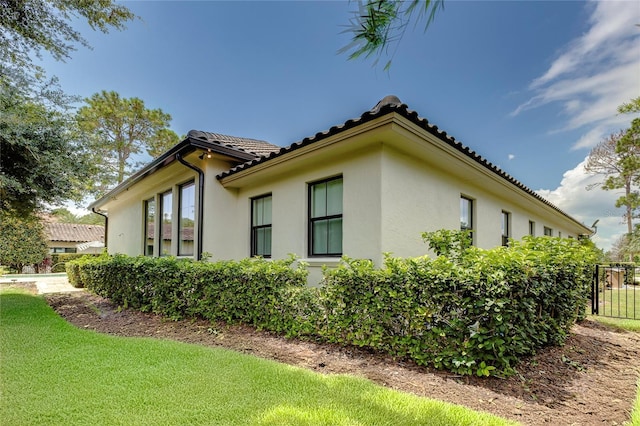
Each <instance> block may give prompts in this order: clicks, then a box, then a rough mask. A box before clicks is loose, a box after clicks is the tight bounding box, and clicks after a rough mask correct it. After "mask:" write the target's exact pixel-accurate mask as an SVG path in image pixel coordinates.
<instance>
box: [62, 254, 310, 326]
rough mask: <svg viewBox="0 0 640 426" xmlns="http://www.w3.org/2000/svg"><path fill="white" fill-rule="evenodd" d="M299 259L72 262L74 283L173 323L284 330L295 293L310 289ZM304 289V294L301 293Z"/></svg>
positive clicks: (123, 258) (105, 257)
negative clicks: (226, 323)
mask: <svg viewBox="0 0 640 426" xmlns="http://www.w3.org/2000/svg"><path fill="white" fill-rule="evenodd" d="M293 262H294V259H293V258H290V259H288V260H277V261H269V260H264V259H259V258H255V259H246V260H242V261H239V262H236V261H223V262H195V261H193V260H188V259H176V258H172V257H163V258H151V257H144V256H140V257H128V256H124V255H115V256H109V255H103V256H100V257H98V258H96V259H93V260H86V259H80V260H77V261H73V262H69V263H68V264H67V265H68V266H67V267H68V271H69V280H70V281H71V282H72V283H73V284H74V285H76V286H84V287H86V288H87V289H89V290H90V291H92V292H94V293H96V294H98V295H101V296H103V297H107V298H109V299H111V300H112V301H113V302H114V303H117V304H119V305H121V306H124V307H130V308H134V309H140V310H142V311H148V312H154V313H158V314H162V315H165V316H167V317H169V318H172V319H180V318H184V317H201V318H205V319H211V320H224V321H229V322H241V323H245V324H250V325H253V326H256V327H260V328H265V327H266V328H268V329H272V330H277V331H284V329H285V328H289V327H290V326H291V324H288V325H287V326H286V327H285V325H284V324H283V323H282V321H283V320H284V318H286V315H284V314H283V313H284V312H292V311H293V308H290V307H286V306H284V305H283V304H285V305H287V306H288V305H290V304H291V303H293V302H292V300H294V299H295V297H294V298H292V297H291V294H296V293H295V292H294V291H293V289H302V288H303V287H304V286H305V285H306V277H307V271H306V269H305V268H304V266H303V265H301V266H300V267H298V268H295V269H294V268H291V265H292V263H293ZM301 291H302V290H298V293H299V292H301Z"/></svg>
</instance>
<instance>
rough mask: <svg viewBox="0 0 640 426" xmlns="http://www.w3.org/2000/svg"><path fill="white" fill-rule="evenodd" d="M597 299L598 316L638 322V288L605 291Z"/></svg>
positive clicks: (639, 295) (639, 298) (639, 294)
mask: <svg viewBox="0 0 640 426" xmlns="http://www.w3.org/2000/svg"><path fill="white" fill-rule="evenodd" d="M634 296H635V301H634ZM599 298H600V307H599V311H600V315H608V316H611V317H619V318H629V319H634V318H635V319H637V320H640V288H638V289H636V286H632V287H630V288H628V289H620V290H619V289H607V290H605V291H604V292H602V293H600V297H599Z"/></svg>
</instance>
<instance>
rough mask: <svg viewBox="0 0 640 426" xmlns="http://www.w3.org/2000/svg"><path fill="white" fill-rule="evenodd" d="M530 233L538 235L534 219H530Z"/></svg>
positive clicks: (533, 235)
mask: <svg viewBox="0 0 640 426" xmlns="http://www.w3.org/2000/svg"><path fill="white" fill-rule="evenodd" d="M529 235H531V236H532V237H535V236H536V223H535V222H534V221H532V220H530V221H529Z"/></svg>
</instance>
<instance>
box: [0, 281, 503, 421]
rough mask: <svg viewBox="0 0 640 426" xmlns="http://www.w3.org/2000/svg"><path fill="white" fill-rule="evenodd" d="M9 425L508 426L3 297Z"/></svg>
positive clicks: (345, 379)
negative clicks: (91, 323)
mask: <svg viewBox="0 0 640 426" xmlns="http://www.w3.org/2000/svg"><path fill="white" fill-rule="evenodd" d="M0 359H1V360H2V362H1V364H0V412H1V413H2V424H6V425H29V424H37V425H47V424H51V425H60V424H64V425H85V424H86V425H95V424H104V425H107V424H108V425H141V424H148V425H151V424H153V425H177V424H188V425H197V424H208V425H211V424H221V425H244V424H249V425H415V424H429V425H505V424H514V423H511V422H508V421H506V420H503V419H500V418H498V417H495V416H491V415H489V414H484V413H478V412H474V411H472V410H469V409H467V408H464V407H460V406H456V405H452V404H447V403H444V402H440V401H434V400H428V399H424V398H419V397H416V396H413V395H409V394H403V393H400V392H396V391H393V390H390V389H386V388H383V387H381V386H378V385H375V384H373V383H372V382H369V381H367V380H364V379H360V378H355V377H350V376H344V375H340V376H335V375H334V376H323V375H320V374H316V373H313V372H310V371H307V370H303V369H300V368H295V367H291V366H287V365H283V364H279V363H276V362H273V361H266V360H262V359H259V358H256V357H252V356H249V355H243V354H239V353H235V352H232V351H228V350H223V349H212V348H205V347H200V346H195V345H187V344H183V343H177V342H172V341H163V340H154V339H141V338H140V339H139V338H121V337H114V336H108V335H102V334H98V333H94V332H91V331H86V330H80V329H77V328H75V327H74V326H72V325H70V324H68V323H67V322H65V321H64V320H63V319H62V318H60V317H59V316H58V315H57V314H56V313H55V312H54V311H53V310H52V309H51V308H50V307H49V306H48V305H47V304H46V302H45V300H44V299H42V298H41V297H37V296H32V295H28V294H25V293H20V292H18V291H7V292H2V293H0Z"/></svg>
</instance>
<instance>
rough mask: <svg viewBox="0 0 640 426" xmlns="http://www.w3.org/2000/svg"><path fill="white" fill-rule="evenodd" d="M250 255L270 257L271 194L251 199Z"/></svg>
mask: <svg viewBox="0 0 640 426" xmlns="http://www.w3.org/2000/svg"><path fill="white" fill-rule="evenodd" d="M251 256H262V257H271V195H264V196H262V197H257V198H253V199H252V200H251Z"/></svg>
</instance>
